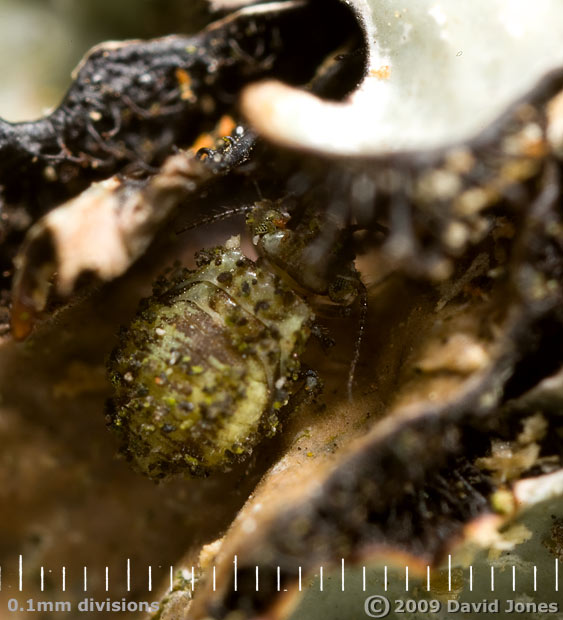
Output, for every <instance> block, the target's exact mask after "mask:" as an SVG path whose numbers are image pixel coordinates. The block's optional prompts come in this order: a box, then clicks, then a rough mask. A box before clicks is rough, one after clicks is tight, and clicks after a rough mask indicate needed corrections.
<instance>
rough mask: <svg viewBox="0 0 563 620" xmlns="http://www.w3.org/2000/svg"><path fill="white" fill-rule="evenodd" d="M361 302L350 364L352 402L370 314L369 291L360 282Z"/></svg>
mask: <svg viewBox="0 0 563 620" xmlns="http://www.w3.org/2000/svg"><path fill="white" fill-rule="evenodd" d="M359 300H360V319H359V321H358V331H357V333H356V343H355V345H354V357H353V358H352V363H351V364H350V371H349V372H348V400H349V401H350V402H351V401H352V389H353V387H354V376H355V374H356V367H357V365H358V361H359V360H360V350H361V348H362V339H363V337H364V331H365V328H366V319H367V312H368V291H367V288H366V285H365V284H364V283H363V282H361V281H359Z"/></svg>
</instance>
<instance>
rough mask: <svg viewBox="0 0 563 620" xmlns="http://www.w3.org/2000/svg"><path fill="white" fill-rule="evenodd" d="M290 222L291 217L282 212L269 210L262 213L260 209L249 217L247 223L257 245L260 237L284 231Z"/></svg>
mask: <svg viewBox="0 0 563 620" xmlns="http://www.w3.org/2000/svg"><path fill="white" fill-rule="evenodd" d="M288 220H289V216H288V215H287V214H285V213H283V212H281V211H278V210H275V209H268V210H267V211H262V212H261V210H260V209H256V211H255V212H253V213H251V214H250V215H249V216H248V218H247V220H246V223H247V225H248V227H249V230H250V233H251V234H252V237H253V239H254V240H255V244H256V243H257V238H258V237H263V236H264V235H272V234H274V233H275V232H277V231H278V230H283V229H284V228H285V226H286V224H287V222H288Z"/></svg>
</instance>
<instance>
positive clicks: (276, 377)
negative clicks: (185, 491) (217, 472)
mask: <svg viewBox="0 0 563 620" xmlns="http://www.w3.org/2000/svg"><path fill="white" fill-rule="evenodd" d="M196 258H197V263H198V267H199V268H198V269H197V270H195V271H190V270H182V271H181V273H178V274H175V275H174V276H172V277H171V278H169V279H161V280H160V281H159V282H158V283H157V285H156V286H155V290H154V292H153V296H152V297H150V298H148V299H145V300H143V302H142V304H141V308H140V310H139V312H138V314H137V316H136V317H135V319H134V320H133V322H132V323H131V325H130V326H129V328H128V329H127V330H125V331H124V332H123V334H122V336H121V338H120V342H119V345H118V347H117V348H116V349H115V351H114V352H113V354H112V356H111V359H110V362H109V370H110V377H111V381H112V384H113V386H114V396H113V398H112V399H111V401H110V403H109V426H110V427H111V428H112V429H113V430H114V431H116V432H117V433H118V435H119V437H120V439H121V442H122V451H123V452H124V453H125V454H126V456H127V457H128V458H130V459H131V460H132V461H133V462H134V463H135V464H136V466H137V468H138V469H140V470H141V471H142V472H143V473H145V474H147V475H148V476H150V477H151V478H155V479H158V478H163V477H165V476H166V475H168V474H173V473H177V472H181V471H188V472H190V473H192V474H194V475H199V474H205V473H207V472H209V471H211V470H214V469H223V468H225V466H228V465H229V463H231V462H233V461H234V460H236V459H237V458H242V457H244V456H245V455H247V454H248V453H249V452H250V451H251V450H252V448H253V446H254V445H256V443H257V442H258V441H260V439H261V438H262V437H264V436H270V435H272V434H273V433H275V431H276V427H277V425H278V411H279V410H280V409H281V408H282V407H283V406H284V405H286V404H287V402H288V400H289V397H290V396H291V394H292V393H293V392H294V391H295V389H296V386H297V385H298V379H299V367H300V364H299V355H300V354H301V352H302V350H303V347H304V345H305V343H306V341H307V339H308V337H309V333H310V325H311V322H312V319H313V313H312V311H311V310H310V309H309V307H308V305H307V304H306V303H305V302H304V301H303V300H302V299H301V298H300V297H298V296H297V295H296V294H295V293H294V292H292V291H291V290H290V289H289V288H288V287H287V286H286V285H285V284H284V283H283V282H282V281H281V280H280V278H279V277H278V276H276V275H274V274H272V273H271V272H269V271H267V270H265V269H263V268H261V267H260V266H259V265H258V264H256V263H254V262H252V261H251V260H249V259H248V258H246V257H245V256H244V255H243V254H242V252H241V250H240V247H239V243H238V239H237V238H233V239H231V240H229V241H228V242H227V244H226V246H225V247H218V248H215V249H213V250H209V251H203V252H200V253H199V254H198V255H197V257H196Z"/></svg>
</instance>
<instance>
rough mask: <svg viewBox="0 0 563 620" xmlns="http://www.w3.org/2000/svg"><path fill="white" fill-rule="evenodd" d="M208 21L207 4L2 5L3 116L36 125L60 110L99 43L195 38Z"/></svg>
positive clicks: (175, 0)
mask: <svg viewBox="0 0 563 620" xmlns="http://www.w3.org/2000/svg"><path fill="white" fill-rule="evenodd" d="M208 19H209V17H208V14H207V10H206V2H205V0H188V1H186V0H119V1H118V2H116V1H115V0H25V2H22V1H21V0H0V80H1V82H0V116H1V117H3V118H5V119H6V120H9V121H12V122H15V121H24V120H33V119H36V118H37V117H39V116H42V115H43V114H44V113H45V111H46V110H48V109H49V108H51V107H54V106H56V105H57V104H58V103H59V101H60V99H61V97H62V95H63V94H64V92H65V91H66V89H67V88H68V86H69V85H70V81H71V77H70V74H71V71H72V69H73V68H74V67H75V66H76V65H77V64H78V62H79V61H80V59H81V58H82V56H83V55H84V54H85V53H86V52H87V50H88V49H89V48H90V47H92V46H93V45H95V44H96V43H100V42H101V41H107V40H110V39H119V40H121V39H128V38H148V37H155V36H160V35H165V34H172V33H175V32H181V33H189V32H194V31H196V30H199V28H201V26H202V25H204V24H205V23H206V21H208Z"/></svg>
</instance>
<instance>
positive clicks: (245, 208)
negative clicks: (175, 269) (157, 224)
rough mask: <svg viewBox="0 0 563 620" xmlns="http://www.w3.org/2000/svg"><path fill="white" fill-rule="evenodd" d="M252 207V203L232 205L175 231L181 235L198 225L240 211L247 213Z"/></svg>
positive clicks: (218, 219) (217, 220) (215, 220)
mask: <svg viewBox="0 0 563 620" xmlns="http://www.w3.org/2000/svg"><path fill="white" fill-rule="evenodd" d="M253 208H254V205H253V204H251V205H242V206H240V207H234V208H232V209H226V210H225V211H221V213H215V215H208V216H207V217H203V218H200V219H199V220H195V221H193V222H190V223H189V224H188V225H187V226H184V227H183V228H180V229H179V230H177V231H176V234H177V235H181V234H182V233H185V232H186V231H188V230H192V229H194V228H199V227H200V226H205V225H206V224H212V223H213V222H219V221H221V220H226V219H228V218H230V217H235V216H236V215H240V214H241V213H248V211H250V210H251V209H253Z"/></svg>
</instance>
